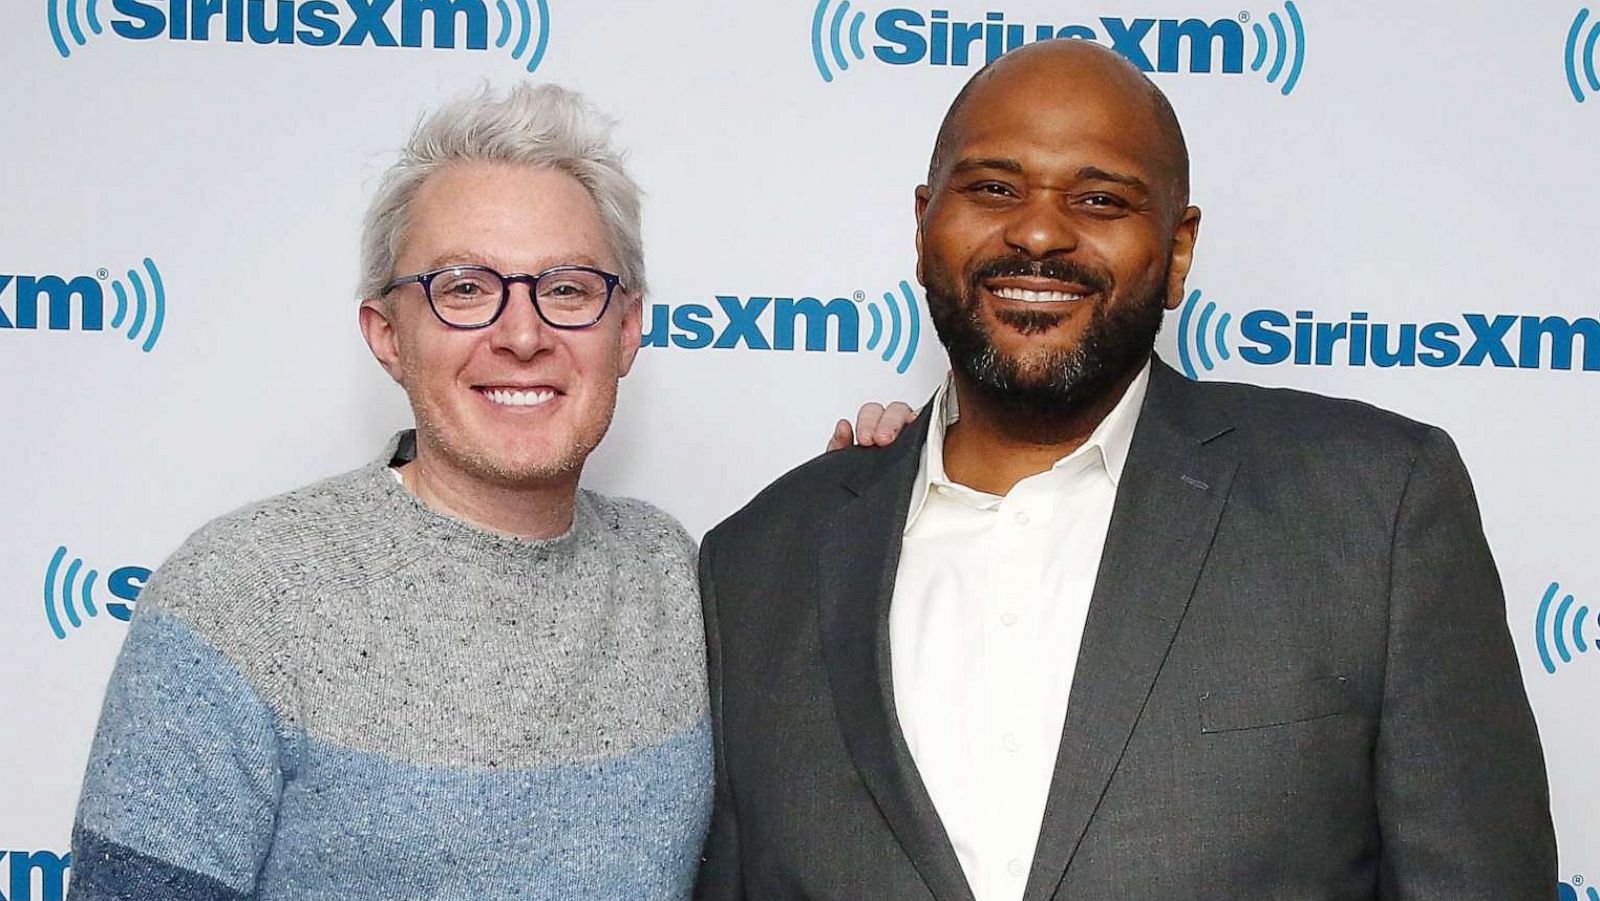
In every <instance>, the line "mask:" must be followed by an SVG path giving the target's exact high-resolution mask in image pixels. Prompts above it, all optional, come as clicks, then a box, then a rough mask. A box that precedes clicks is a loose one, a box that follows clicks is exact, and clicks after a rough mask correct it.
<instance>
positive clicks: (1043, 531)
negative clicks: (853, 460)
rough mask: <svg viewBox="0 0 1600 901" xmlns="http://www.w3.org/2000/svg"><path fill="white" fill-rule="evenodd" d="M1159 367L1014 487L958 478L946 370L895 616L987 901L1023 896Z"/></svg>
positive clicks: (909, 691) (912, 718)
mask: <svg viewBox="0 0 1600 901" xmlns="http://www.w3.org/2000/svg"><path fill="white" fill-rule="evenodd" d="M1149 383H1150V367H1149V365H1148V364H1147V365H1146V366H1145V368H1144V370H1143V371H1142V372H1140V373H1139V375H1138V377H1137V378H1136V379H1135V380H1134V382H1133V384H1132V385H1131V386H1130V387H1129V388H1128V391H1127V393H1126V394H1124V395H1123V397H1122V400H1121V401H1120V402H1118V404H1117V405H1116V407H1115V408H1113V409H1112V411H1111V413H1110V414H1109V415H1108V416H1106V418H1105V419H1104V420H1103V421H1102V422H1101V423H1100V425H1099V426H1098V427H1096V428H1095V430H1094V433H1093V434H1091V435H1090V436H1089V439H1088V440H1087V441H1085V442H1084V443H1083V445H1082V446H1081V447H1079V448H1078V449H1077V450H1075V451H1073V452H1072V453H1071V454H1069V455H1067V456H1066V457H1063V458H1062V459H1061V460H1059V461H1057V462H1056V464H1055V465H1054V466H1052V467H1051V468H1050V469H1049V470H1047V471H1045V472H1042V473H1039V474H1037V475H1033V476H1029V477H1028V478H1026V479H1023V480H1022V481H1020V482H1018V483H1017V484H1016V485H1015V486H1014V487H1013V488H1012V489H1011V491H1010V493H1008V494H1007V495H1005V496H1004V497H999V496H996V495H992V494H985V493H983V492H981V491H976V490H973V489H972V488H969V487H967V486H965V485H961V484H957V483H955V482H953V481H951V480H950V479H949V478H948V477H947V476H946V474H945V468H944V437H945V429H946V427H947V426H948V425H949V424H950V423H952V422H955V421H956V419H957V418H958V417H959V411H958V410H957V407H956V403H955V394H954V392H953V391H952V390H951V387H950V382H949V381H948V380H946V382H945V385H944V387H943V388H941V389H939V393H938V394H936V395H935V396H934V401H933V404H932V405H931V407H930V410H929V414H928V415H930V416H932V417H933V420H932V421H931V422H930V423H929V428H928V443H927V445H926V446H925V447H924V448H923V454H922V464H921V467H920V468H919V470H918V475H917V483H916V485H915V487H914V488H913V489H912V493H911V507H910V510H909V515H908V516H907V519H906V529H905V543H904V549H903V550H902V551H901V554H900V566H899V571H898V576H897V577H896V580H895V589H894V598H893V602H892V606H891V607H890V610H889V647H890V657H891V667H892V677H893V685H894V703H895V712H896V714H897V716H898V719H899V723H900V729H901V732H902V733H903V734H904V735H905V739H906V743H907V744H908V745H909V746H910V748H911V756H912V758H913V759H914V760H915V761H916V764H917V771H918V773H919V774H920V775H921V777H922V782H923V784H924V785H925V786H927V789H928V794H929V795H930V796H932V799H933V804H934V807H935V808H936V809H937V810H938V812H939V819H940V820H941V821H942V822H943V823H944V828H945V832H946V833H948V834H949V836H950V841H951V842H952V843H953V844H954V845H955V851H956V856H957V857H958V858H959V859H960V861H961V869H962V870H963V872H965V874H966V877H967V882H968V884H969V885H970V886H971V887H972V890H973V893H974V895H976V897H977V901H1018V899H1020V898H1021V897H1022V890H1023V887H1024V886H1025V884H1026V883H1027V878H1028V870H1029V868H1030V867H1031V866H1032V863H1033V851H1034V846H1035V844H1037V842H1038V839H1039V824H1040V821H1041V820H1042V819H1043V816H1044V806H1045V798H1046V796H1047V795H1048V793H1049V790H1050V779H1051V776H1052V774H1053V772H1054V768H1055V761H1056V751H1057V749H1058V748H1059V747H1060V744H1061V729H1062V723H1063V721H1064V720H1065V718H1066V712H1067V697H1068V693H1069V691H1070V689H1071V687H1072V673H1073V668H1074V667H1075V666H1076V664H1077V659H1078V644H1079V642H1080V641H1081V640H1082V638H1083V626H1084V619H1085V617H1086V616H1087V614H1088V610H1089V596H1090V595H1091V594H1092V593H1093V591H1094V582H1095V574H1096V573H1097V572H1098V570H1099V568H1100V553H1101V551H1102V550H1103V548H1104V546H1105V539H1106V528H1107V526H1108V525H1109V524H1110V522H1111V505H1112V502H1113V501H1114V500H1115V498H1116V490H1117V482H1118V480H1119V479H1120V478H1121V477H1122V467H1123V463H1124V461H1125V460H1126V459H1127V456H1128V446H1129V444H1130V443H1131V442H1132V440H1133V428H1134V424H1135V423H1136V422H1137V421H1138V418H1139V408H1140V407H1141V406H1142V404H1143V402H1144V396H1145V392H1146V389H1147V387H1148V385H1149Z"/></svg>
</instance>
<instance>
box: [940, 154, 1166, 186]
mask: <svg viewBox="0 0 1600 901" xmlns="http://www.w3.org/2000/svg"><path fill="white" fill-rule="evenodd" d="M975 169H998V170H1000V171H1001V172H1010V173H1012V174H1013V175H1021V174H1023V171H1024V170H1023V167H1022V163H1021V162H1020V161H1018V160H1015V159H1012V158H1010V157H1003V156H979V157H968V158H967V159H963V160H957V161H956V162H955V164H954V165H952V166H951V167H950V174H952V175H956V174H959V173H963V172H970V171H972V170H975ZM1077 176H1078V178H1079V179H1082V180H1085V181H1109V182H1115V183H1116V184H1119V185H1127V186H1128V187H1130V188H1136V189H1138V190H1140V191H1144V192H1146V193H1148V192H1149V190H1150V186H1149V185H1147V184H1145V182H1144V179H1142V178H1139V177H1137V176H1134V175H1128V174H1126V173H1123V172H1112V171H1110V170H1109V169H1101V168H1100V167H1099V166H1084V167H1082V168H1080V169H1079V170H1078V172H1077Z"/></svg>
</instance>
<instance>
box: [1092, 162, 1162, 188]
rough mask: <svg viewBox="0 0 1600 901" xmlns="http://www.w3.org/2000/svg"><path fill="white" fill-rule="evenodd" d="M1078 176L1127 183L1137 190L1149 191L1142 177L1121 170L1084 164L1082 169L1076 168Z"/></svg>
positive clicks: (1120, 183)
mask: <svg viewBox="0 0 1600 901" xmlns="http://www.w3.org/2000/svg"><path fill="white" fill-rule="evenodd" d="M1078 177H1079V178H1081V179H1085V180H1088V181H1109V182H1115V183H1117V184H1119V185H1127V186H1128V187H1130V188H1137V189H1138V190H1140V191H1144V192H1146V193H1148V192H1149V191H1150V186H1149V185H1147V184H1145V183H1144V179H1142V178H1138V177H1136V176H1133V175H1127V174H1125V173H1122V172H1110V171H1107V170H1105V169H1101V168H1099V167H1098V166H1084V167H1083V168H1082V169H1079V170H1078Z"/></svg>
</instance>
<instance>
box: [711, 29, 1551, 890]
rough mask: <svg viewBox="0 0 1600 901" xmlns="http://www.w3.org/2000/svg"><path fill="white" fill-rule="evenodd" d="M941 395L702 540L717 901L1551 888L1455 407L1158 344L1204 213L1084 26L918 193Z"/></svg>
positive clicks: (1499, 605) (946, 150)
mask: <svg viewBox="0 0 1600 901" xmlns="http://www.w3.org/2000/svg"><path fill="white" fill-rule="evenodd" d="M916 215H917V232H916V240H917V254H918V277H919V278H920V280H921V281H922V284H923V285H924V286H925V287H926V288H927V294H928V306H929V312H930V314H931V316H932V319H933V322H934V324H935V326H936V327H937V329H938V333H939V338H940V340H941V341H942V342H943V343H944V345H945V347H946V349H947V350H948V351H949V354H950V362H951V372H950V376H949V379H948V380H947V381H946V383H945V384H944V385H943V386H942V387H940V389H939V390H938V392H937V393H936V394H935V395H934V397H933V400H932V402H931V404H930V405H929V406H928V408H927V410H928V415H924V416H922V417H921V418H920V421H919V422H918V424H917V426H916V427H915V428H913V429H908V430H907V431H906V433H905V434H903V435H902V436H901V438H900V439H899V440H898V441H897V442H895V443H894V444H893V445H891V446H889V447H887V448H883V449H853V450H844V451H840V452H837V453H831V454H828V455H825V456H823V457H821V458H819V459H817V460H814V461H812V462H811V463H808V464H806V465H805V466H802V467H801V468H799V469H797V470H795V471H794V472H792V473H790V474H789V475H787V476H785V477H784V478H782V479H780V480H779V481H778V482H777V483H775V484H774V485H773V486H772V487H771V488H769V489H767V490H766V491H765V492H763V493H762V494H761V495H760V496H758V497H757V498H756V499H755V500H753V501H752V502H751V503H750V504H749V505H748V506H747V507H745V508H744V509H743V510H741V511H740V512H739V513H737V514H735V515H734V516H733V517H731V518H730V519H729V520H728V521H727V522H725V523H723V524H722V525H721V526H719V527H718V528H717V529H715V530H713V531H712V532H711V534H710V535H708V536H707V537H706V540H705V542H704V545H703V547H702V550H701V558H700V568H701V591H702V594H703V596H704V600H705V611H706V628H707V635H708V639H709V641H708V651H709V655H710V677H711V690H712V715H713V721H714V725H715V730H716V741H715V747H716V768H717V790H716V803H715V813H714V819H713V823H712V827H711V835H710V838H709V840H708V844H707V848H706V859H705V863H704V865H703V867H702V870H701V874H700V882H699V889H698V891H699V895H700V896H701V897H703V898H706V899H737V898H749V899H759V901H771V899H801V898H805V899H841V901H842V899H908V901H924V899H938V901H1019V899H1023V901H1045V899H1084V901H1122V899H1130V901H1131V899H1140V901H1143V899H1152V901H1153V899H1161V901H1174V899H1216V901H1223V899H1227V901H1236V899H1294V901H1313V899H1327V901H1332V899H1341V901H1343V899H1372V898H1381V899H1437V901H1474V899H1477V901H1524V899H1526V901H1534V899H1545V901H1548V899H1552V898H1554V897H1555V893H1556V880H1555V851H1554V840H1553V836H1552V832H1551V827H1550V818H1549V810H1548V798H1547V788H1546V782H1545V773H1544V764H1543V760H1542V756H1541V753H1540V748H1539V741H1538V736H1537V734H1536V732H1535V729H1534V722H1533V718H1532V716H1531V714H1530V712H1529V708H1528V703H1527V699H1526V696H1525V694H1524V692H1523V687H1522V683H1521V678H1520V674H1519V670H1518V667H1517V661H1516V657H1515V653H1514V651H1513V648H1512V644H1511V640H1510V637H1509V635H1508V634H1507V630H1506V623H1505V613H1504V602H1503V599H1502V595H1501V588H1500V583H1499V577H1498V575H1497V574H1496V571H1495V567H1494V562H1493V560H1492V559H1491V558H1490V555H1489V550H1488V548H1487V546H1486V544H1485V541H1484V537H1483V532H1482V528H1481V526H1480V523H1479V519H1478V512H1477V508H1476V503H1475V501H1474V499H1473V495H1472V489H1471V485H1470V483H1469V481H1468V478H1467V474H1466V472H1465V470H1464V469H1463V467H1462V464H1461V461H1460V459H1459V457H1458V455H1457V453H1456V450H1455V448H1454V446H1453V445H1452V443H1451V441H1450V439H1449V438H1448V437H1447V436H1446V435H1445V434H1444V433H1443V432H1441V431H1439V430H1438V429H1436V428H1432V427H1429V426H1425V425H1421V424H1418V423H1415V422H1412V421H1409V420H1406V419H1403V418H1401V417H1399V416H1396V415H1393V414H1390V413H1386V412H1383V411H1381V410H1377V409H1374V408H1372V407H1368V406H1365V405H1361V404H1356V403H1351V402H1347V401H1337V400H1330V399H1327V398H1322V397H1317V396H1314V395H1309V394H1303V393H1298V392H1292V391H1268V390H1262V389H1258V388H1251V387H1246V386H1241V385H1226V384H1220V383H1206V384H1201V383H1193V382H1189V381H1187V380H1185V379H1184V378H1183V377H1181V376H1180V375H1178V374H1177V373H1175V372H1174V371H1173V370H1172V369H1170V368H1169V367H1167V366H1166V365H1165V364H1163V363H1162V362H1160V361H1159V360H1158V359H1155V357H1154V356H1153V353H1152V350H1153V347H1154V341H1155V336H1156V331H1157V329H1158V327H1159V326H1160V323H1161V319H1162V315H1163V311H1164V310H1165V309H1172V308H1174V307H1176V306H1177V305H1178V303H1179V301H1180V299H1181V298H1182V297H1183V296H1184V279H1185V277H1186V276H1187V275H1188V272H1189V267H1190V263H1191V260H1192V259H1193V253H1194V248H1195V239H1196V236H1197V233H1198V228H1199V224H1200V211H1199V210H1198V209H1196V208H1195V207H1193V206H1190V205H1189V197H1188V157H1187V153H1186V151H1185V148H1184V144H1183V135H1182V132H1181V131H1180V129H1179V127H1178V122H1177V119H1176V117H1175V116H1174V115H1173V112H1172V109H1171V107H1170V106H1169V105H1168V104H1167V101H1166V99H1165V98H1164V97H1163V96H1162V95H1161V93H1160V91H1158V90H1157V89H1156V88H1155V86H1154V85H1153V84H1151V83H1150V82H1149V81H1148V80H1147V79H1146V78H1145V77H1144V76H1143V75H1142V74H1141V73H1139V72H1138V71H1137V70H1135V69H1134V68H1133V67H1132V66H1130V65H1129V64H1127V63H1126V62H1125V61H1124V60H1122V59H1121V58H1120V57H1118V56H1116V55H1115V54H1113V53H1111V52H1110V51H1107V50H1105V49H1103V48H1101V47H1098V46H1096V45H1093V44H1090V43H1086V42H1076V41H1068V42H1049V43H1044V44H1035V45H1030V46H1028V47H1024V48H1022V49H1019V50H1016V51H1013V52H1012V53H1010V54H1007V55H1006V56H1004V57H1002V58H1001V59H1000V60H998V61H997V62H996V63H994V64H993V65H991V66H989V67H988V68H986V69H984V70H983V71H981V72H979V73H978V75H977V76H975V77H974V78H973V79H972V81H971V82H969V83H968V85H967V86H966V87H965V88H964V89H963V90H962V92H961V94H960V96H959V97H958V98H957V99H956V102H955V103H954V105H953V106H952V107H951V110H950V112H949V114H948V115H947V117H946V119H945V122H944V125H943V127H942V128H941V129H940V132H939V137H938V141H937V145H936V147H935V150H934V154H933V160H932V164H931V167H930V170H929V173H928V183H927V184H926V185H924V186H922V187H920V188H918V189H917V192H916Z"/></svg>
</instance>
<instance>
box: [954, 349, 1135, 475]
mask: <svg viewBox="0 0 1600 901" xmlns="http://www.w3.org/2000/svg"><path fill="white" fill-rule="evenodd" d="M1143 368H1144V363H1143V361H1141V362H1140V364H1139V365H1138V366H1136V367H1134V368H1133V369H1130V370H1129V371H1128V372H1127V373H1125V374H1124V375H1122V376H1121V377H1120V378H1118V379H1117V380H1116V381H1114V382H1112V383H1111V384H1110V385H1109V386H1108V387H1107V389H1106V390H1105V391H1104V392H1102V393H1101V394H1100V395H1099V396H1097V397H1095V398H1094V399H1092V400H1089V401H1087V402H1086V403H1083V404H1079V405H1076V406H1073V407H1071V408H1070V409H1040V408H1035V407H1019V406H1016V405H1014V404H1009V403H1006V402H1005V401H1004V400H1003V399H1000V398H996V397H994V396H993V395H992V394H991V393H990V392H989V391H986V390H985V389H983V388H981V387H978V386H976V385H974V384H973V383H972V382H970V381H969V380H968V379H967V378H966V377H965V376H964V375H963V374H962V373H961V371H960V370H956V371H955V373H954V376H953V378H952V385H951V387H952V388H953V390H954V391H955V392H956V403H957V405H958V407H959V408H960V410H961V418H960V419H958V420H956V421H955V422H954V423H952V424H951V425H950V428H949V429H948V430H946V431H945V435H944V466H945V473H946V475H948V476H949V477H950V478H951V479H952V480H954V481H956V482H959V483H960V484H962V485H966V486H968V487H970V488H975V489H977V490H979V491H982V492H985V493H987V494H997V495H1004V494H1007V493H1009V492H1010V491H1011V489H1012V488H1013V487H1015V486H1016V484H1017V483H1018V482H1020V481H1022V480H1023V479H1025V478H1028V477H1029V476H1033V475H1038V474H1039V473H1041V472H1045V471H1046V470H1048V469H1050V467H1052V466H1054V465H1055V464H1056V462H1057V461H1058V460H1060V459H1061V458H1062V457H1065V456H1067V455H1068V454H1070V453H1072V452H1073V451H1075V450H1077V449H1078V448H1080V447H1082V446H1083V443H1084V442H1085V441H1088V440H1089V436H1090V435H1092V434H1094V430H1095V429H1096V428H1097V427H1099V425H1100V423H1101V422H1103V421H1104V420H1105V418H1106V416H1107V415H1109V414H1110V413H1111V411H1112V409H1113V408H1115V407H1116V405H1117V402H1118V401H1120V400H1122V396H1123V395H1124V394H1127V393H1128V386H1129V385H1131V384H1133V380H1134V379H1135V378H1137V377H1138V375H1139V372H1140V370H1142V369H1143ZM935 415H937V414H935Z"/></svg>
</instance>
